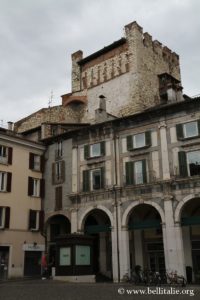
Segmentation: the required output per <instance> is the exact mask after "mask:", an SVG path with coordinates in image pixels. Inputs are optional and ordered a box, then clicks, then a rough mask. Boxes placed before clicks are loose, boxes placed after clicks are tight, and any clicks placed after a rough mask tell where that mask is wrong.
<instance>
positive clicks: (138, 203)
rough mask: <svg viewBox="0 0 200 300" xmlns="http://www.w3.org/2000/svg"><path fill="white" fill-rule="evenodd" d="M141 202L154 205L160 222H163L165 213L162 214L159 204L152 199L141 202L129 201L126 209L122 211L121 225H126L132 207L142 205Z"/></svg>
mask: <svg viewBox="0 0 200 300" xmlns="http://www.w3.org/2000/svg"><path fill="white" fill-rule="evenodd" d="M143 204H147V205H149V206H152V207H154V208H155V209H156V210H157V211H158V213H159V215H160V218H161V221H162V223H165V215H164V212H163V210H162V208H161V207H160V205H158V204H157V203H155V202H153V201H142V202H141V201H135V202H133V203H131V204H130V205H129V206H128V207H127V208H126V210H125V211H124V213H123V216H122V226H127V225H128V221H129V216H130V214H131V212H132V211H133V209H134V208H135V207H136V206H138V205H143Z"/></svg>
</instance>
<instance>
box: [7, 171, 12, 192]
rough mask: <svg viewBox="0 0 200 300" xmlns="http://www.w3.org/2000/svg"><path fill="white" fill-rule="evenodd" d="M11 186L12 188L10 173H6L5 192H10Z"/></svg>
mask: <svg viewBox="0 0 200 300" xmlns="http://www.w3.org/2000/svg"><path fill="white" fill-rule="evenodd" d="M11 186H12V173H10V172H7V187H6V191H7V192H11Z"/></svg>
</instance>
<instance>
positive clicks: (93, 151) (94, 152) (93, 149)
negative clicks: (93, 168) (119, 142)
mask: <svg viewBox="0 0 200 300" xmlns="http://www.w3.org/2000/svg"><path fill="white" fill-rule="evenodd" d="M90 156H91V157H96V156H101V144H100V143H98V144H93V145H91V146H90Z"/></svg>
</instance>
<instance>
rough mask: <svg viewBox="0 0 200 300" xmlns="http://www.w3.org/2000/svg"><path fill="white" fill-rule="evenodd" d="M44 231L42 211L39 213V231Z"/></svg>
mask: <svg viewBox="0 0 200 300" xmlns="http://www.w3.org/2000/svg"><path fill="white" fill-rule="evenodd" d="M43 229H44V211H43V210H41V211H40V212H39V230H40V231H41V232H42V231H43Z"/></svg>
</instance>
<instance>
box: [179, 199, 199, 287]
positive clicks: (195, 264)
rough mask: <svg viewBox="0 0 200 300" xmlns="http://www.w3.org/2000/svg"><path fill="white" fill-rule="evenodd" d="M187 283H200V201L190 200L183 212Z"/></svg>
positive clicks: (182, 224) (182, 222)
mask: <svg viewBox="0 0 200 300" xmlns="http://www.w3.org/2000/svg"><path fill="white" fill-rule="evenodd" d="M181 226H182V233H183V234H182V236H183V248H184V256H185V265H186V275H187V281H188V282H189V283H191V282H192V281H194V282H195V283H200V199H199V198H194V199H191V200H189V201H188V202H187V203H186V204H185V205H184V206H183V208H182V211H181Z"/></svg>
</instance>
